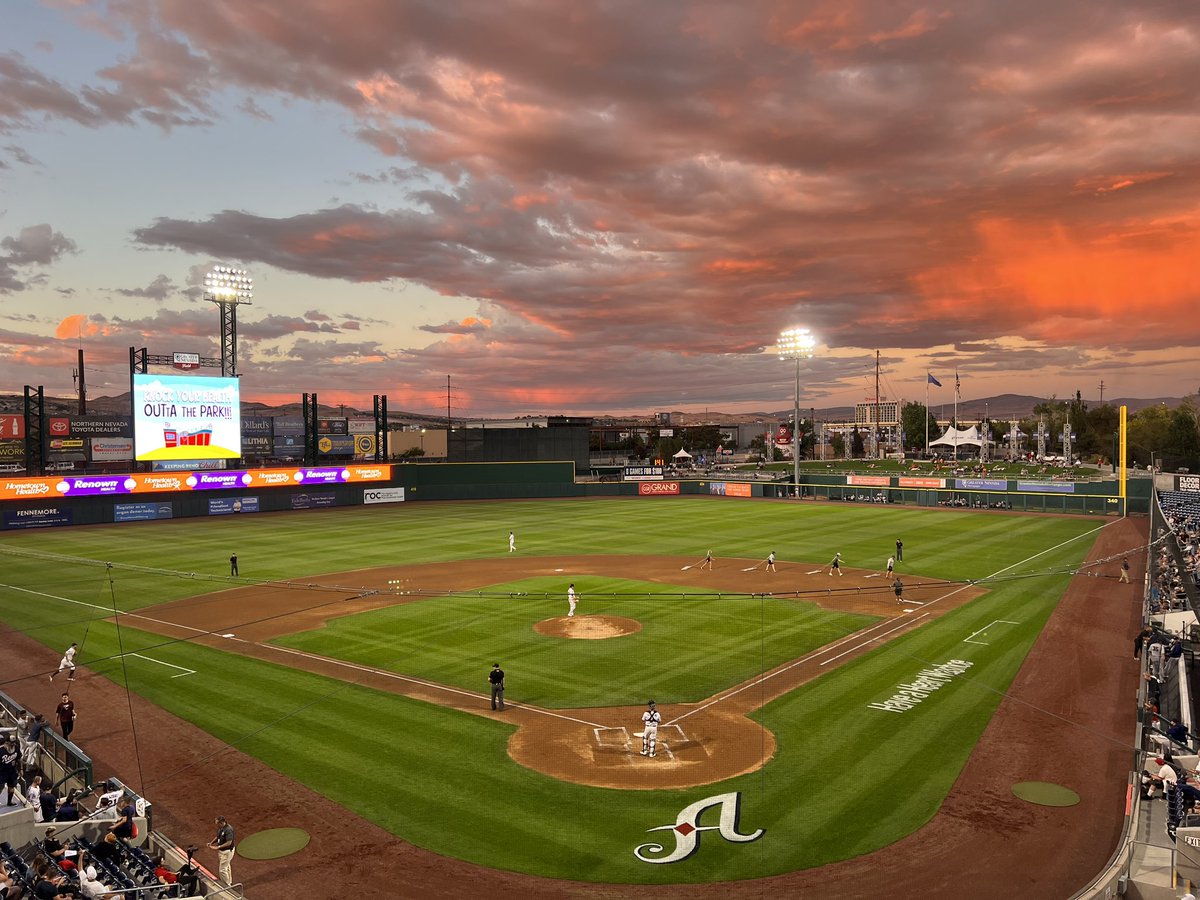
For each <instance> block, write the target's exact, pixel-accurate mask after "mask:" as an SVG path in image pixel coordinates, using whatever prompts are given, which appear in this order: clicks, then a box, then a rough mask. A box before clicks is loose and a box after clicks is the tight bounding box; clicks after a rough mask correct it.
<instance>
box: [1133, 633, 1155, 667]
mask: <svg viewBox="0 0 1200 900" xmlns="http://www.w3.org/2000/svg"><path fill="white" fill-rule="evenodd" d="M1152 637H1154V629H1153V628H1151V627H1150V626H1146V627H1145V628H1143V629H1142V630H1141V631H1139V632H1138V635H1137V637H1135V638H1134V639H1133V658H1134V659H1137V658H1138V657H1140V656H1141V655H1142V648H1143V647H1144V646H1146V642H1147V641H1149V640H1150V638H1152Z"/></svg>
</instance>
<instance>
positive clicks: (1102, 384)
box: [1100, 378, 1104, 406]
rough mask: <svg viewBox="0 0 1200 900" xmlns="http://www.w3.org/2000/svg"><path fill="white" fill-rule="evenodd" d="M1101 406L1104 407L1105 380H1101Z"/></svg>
mask: <svg viewBox="0 0 1200 900" xmlns="http://www.w3.org/2000/svg"><path fill="white" fill-rule="evenodd" d="M1100 405H1101V406H1103V405H1104V379H1103V378H1101V379H1100Z"/></svg>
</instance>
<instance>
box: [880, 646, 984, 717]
mask: <svg viewBox="0 0 1200 900" xmlns="http://www.w3.org/2000/svg"><path fill="white" fill-rule="evenodd" d="M973 665H975V663H973V662H969V661H968V660H965V659H951V660H947V661H946V662H944V663H942V664H941V665H939V666H934V667H933V668H932V669H922V670H921V671H920V672H918V673H917V677H916V678H914V679H913V680H912V681H910V682H909V683H908V684H902V685H900V686H899V687H898V688H897V689H896V693H894V694H892V696H890V697H888V699H886V700H884V701H883V702H882V703H868V704H867V708H868V709H882V710H884V711H886V712H895V713H900V712H908V710H910V709H912V708H913V707H914V706H916V705H917V704H918V703H920V702H921V701H922V700H924V699H925V698H926V697H928V696H929V695H930V694H932V693H933V692H934V691H936V690H938V689H940V688H943V687H945V686H946V685H947V684H949V683H950V680H951V679H952V678H954V676H955V675H961V674H962V673H963V672H965V671H967V669H969V668H971V666H973Z"/></svg>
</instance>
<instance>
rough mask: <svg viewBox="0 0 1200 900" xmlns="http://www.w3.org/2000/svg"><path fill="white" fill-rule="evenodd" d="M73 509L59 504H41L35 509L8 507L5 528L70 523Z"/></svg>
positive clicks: (51, 525) (52, 525)
mask: <svg viewBox="0 0 1200 900" xmlns="http://www.w3.org/2000/svg"><path fill="white" fill-rule="evenodd" d="M70 524H71V510H69V509H63V508H62V507H59V506H39V507H35V508H34V509H7V510H5V511H4V527H5V528H53V527H54V526H56V525H70Z"/></svg>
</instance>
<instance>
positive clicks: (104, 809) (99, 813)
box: [92, 794, 117, 822]
mask: <svg viewBox="0 0 1200 900" xmlns="http://www.w3.org/2000/svg"><path fill="white" fill-rule="evenodd" d="M92 818H93V819H95V820H96V821H98V822H111V821H113V820H114V819H116V818H117V807H116V806H115V805H114V804H113V799H112V797H110V796H108V795H107V794H105V795H104V796H103V797H101V798H100V805H99V806H97V807H96V811H95V812H94V813H92Z"/></svg>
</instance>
